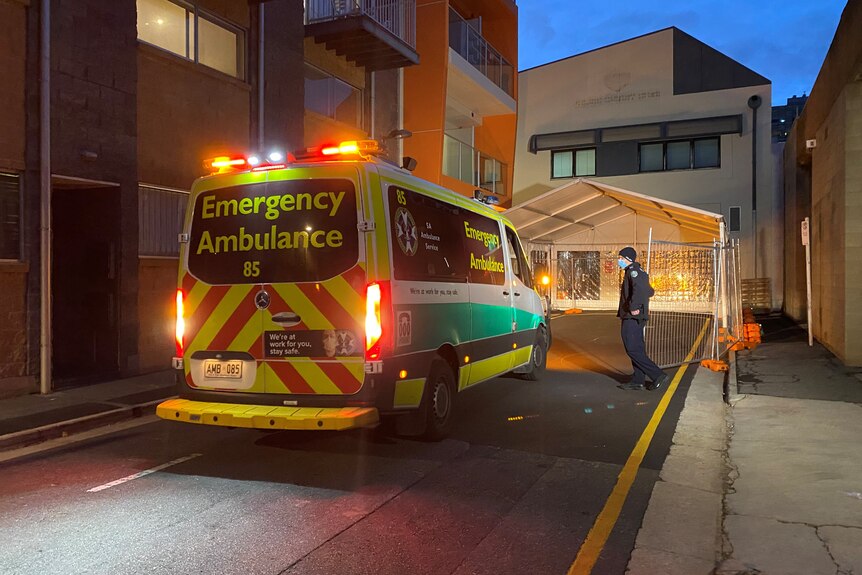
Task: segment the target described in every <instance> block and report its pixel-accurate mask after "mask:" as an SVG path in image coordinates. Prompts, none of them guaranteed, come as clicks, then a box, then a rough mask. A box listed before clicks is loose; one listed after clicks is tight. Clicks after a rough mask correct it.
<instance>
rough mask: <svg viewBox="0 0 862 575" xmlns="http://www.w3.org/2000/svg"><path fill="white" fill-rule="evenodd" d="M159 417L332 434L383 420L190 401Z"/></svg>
mask: <svg viewBox="0 0 862 575" xmlns="http://www.w3.org/2000/svg"><path fill="white" fill-rule="evenodd" d="M156 415H158V416H159V417H161V418H162V419H167V420H170V421H182V422H184V423H197V424H200V425H220V426H222V427H245V428H249V429H292V430H330V431H343V430H346V429H356V428H359V427H374V426H375V425H377V423H379V420H380V417H379V415H378V413H377V409H376V408H374V407H280V406H272V405H245V404H237V403H214V402H209V401H192V400H190V399H169V400H167V401H164V402H162V403H160V404H159V406H158V407H157V408H156Z"/></svg>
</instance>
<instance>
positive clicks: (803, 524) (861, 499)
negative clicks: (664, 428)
mask: <svg viewBox="0 0 862 575" xmlns="http://www.w3.org/2000/svg"><path fill="white" fill-rule="evenodd" d="M758 321H759V322H760V323H761V325H762V326H763V330H764V335H763V343H762V344H761V345H760V346H758V347H757V348H756V349H754V350H751V351H744V352H740V353H739V354H738V356H737V357H736V359H735V361H731V370H730V373H729V377H728V379H727V382H726V394H725V399H726V400H727V404H729V405H727V406H725V403H724V402H723V401H722V399H721V395H720V393H718V391H717V390H718V389H720V382H719V380H720V379H721V378H722V376H721V375H719V374H712V373H710V372H708V371H706V370H704V369H700V370H699V371H698V374H697V375H696V377H695V378H694V381H693V382H692V385H691V390H690V391H689V394H688V397H687V399H686V404H685V408H684V409H683V412H682V416H681V418H680V421H679V424H678V426H677V429H676V434H675V435H674V438H673V446H672V447H671V450H670V454H669V455H668V458H667V459H666V460H665V464H664V467H663V469H662V472H661V475H660V481H659V482H658V483H656V485H655V488H654V489H653V493H652V497H651V499H650V504H649V507H648V509H647V513H646V515H645V517H644V521H643V524H642V526H641V530H640V532H639V533H638V537H637V541H636V544H635V550H634V552H633V553H632V557H631V560H630V562H629V566H628V570H627V573H630V574H638V575H640V574H644V575H646V574H649V575H661V574H674V575H696V574H703V575H707V574H708V575H756V574H768V575H797V574H798V575H821V574H823V575H853V574H855V575H862V445H860V443H862V368H847V367H845V366H843V365H842V364H841V362H840V361H838V360H837V359H836V358H835V357H834V356H833V355H832V354H831V353H830V352H829V351H828V350H826V349H824V348H823V347H822V346H820V345H819V344H816V343H815V345H814V346H813V347H809V346H808V342H807V335H806V333H805V332H804V331H802V330H801V329H800V328H799V327H797V326H796V325H794V324H793V323H792V322H790V321H788V320H787V319H785V318H782V317H780V316H770V317H763V318H758Z"/></svg>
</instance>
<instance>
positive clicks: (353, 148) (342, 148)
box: [204, 140, 385, 175]
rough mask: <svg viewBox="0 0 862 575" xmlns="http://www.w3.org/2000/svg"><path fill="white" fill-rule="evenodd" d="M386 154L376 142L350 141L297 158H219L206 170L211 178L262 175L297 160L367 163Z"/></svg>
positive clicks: (206, 164) (274, 154)
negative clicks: (235, 173)
mask: <svg viewBox="0 0 862 575" xmlns="http://www.w3.org/2000/svg"><path fill="white" fill-rule="evenodd" d="M384 151H385V150H384V148H383V146H381V145H380V142H378V141H377V140H348V141H345V142H341V143H339V144H338V145H335V144H333V145H326V146H319V147H316V148H307V149H305V150H300V151H297V152H295V153H294V154H287V155H286V156H285V154H283V153H282V152H278V151H274V152H270V153H269V154H267V156H266V157H265V158H263V157H261V156H260V155H257V154H252V155H249V156H244V155H234V156H217V157H215V158H210V159H208V160H206V161H204V168H206V170H207V171H208V172H209V174H210V175H213V174H226V173H231V172H246V171H252V172H260V171H264V170H279V169H281V168H284V167H286V166H287V164H288V163H292V162H296V161H297V159H300V160H339V159H341V158H342V157H344V158H345V159H351V160H354V159H356V157H357V156H358V157H359V158H361V159H364V158H366V157H368V156H375V155H379V154H382V153H383V152H384Z"/></svg>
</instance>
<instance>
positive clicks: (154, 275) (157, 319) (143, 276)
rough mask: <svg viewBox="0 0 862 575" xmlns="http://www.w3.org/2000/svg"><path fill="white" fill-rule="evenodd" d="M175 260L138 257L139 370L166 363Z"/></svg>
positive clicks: (170, 354) (173, 310) (155, 368)
mask: <svg viewBox="0 0 862 575" xmlns="http://www.w3.org/2000/svg"><path fill="white" fill-rule="evenodd" d="M177 264H178V262H177V260H175V259H163V258H141V260H140V266H139V269H138V285H139V289H138V309H139V310H140V314H141V321H140V325H139V329H138V342H139V343H138V345H139V349H140V352H139V355H140V368H141V371H158V370H162V369H167V368H168V367H169V366H170V359H171V357H173V356H174V355H176V351H175V349H174V328H175V323H174V318H175V317H176V300H175V297H174V294H175V292H176V289H177V274H178V268H177Z"/></svg>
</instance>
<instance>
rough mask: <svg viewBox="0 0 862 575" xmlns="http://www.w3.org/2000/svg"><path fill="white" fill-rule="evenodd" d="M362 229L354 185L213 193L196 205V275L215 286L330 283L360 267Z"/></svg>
mask: <svg viewBox="0 0 862 575" xmlns="http://www.w3.org/2000/svg"><path fill="white" fill-rule="evenodd" d="M356 225H357V219H356V188H355V186H354V184H353V182H351V181H349V180H341V179H328V180H327V179H319V180H291V181H282V182H268V183H261V184H249V185H242V186H232V187H228V188H218V189H214V190H208V191H205V192H201V193H200V194H199V195H198V196H197V199H196V200H195V205H194V214H193V217H192V227H191V232H190V237H189V246H188V264H189V272H191V274H192V275H194V276H195V277H197V278H198V279H200V280H202V281H204V282H207V283H210V284H243V283H246V284H248V283H254V284H257V283H285V282H311V281H323V280H325V279H329V278H331V277H334V276H337V275H338V274H340V273H342V272H344V271H346V270H348V269H349V268H351V267H352V266H353V265H355V264H356V262H357V260H358V258H359V232H358V230H357V227H356Z"/></svg>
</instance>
